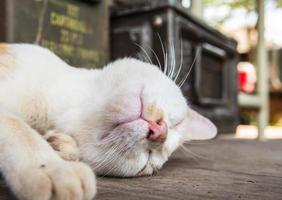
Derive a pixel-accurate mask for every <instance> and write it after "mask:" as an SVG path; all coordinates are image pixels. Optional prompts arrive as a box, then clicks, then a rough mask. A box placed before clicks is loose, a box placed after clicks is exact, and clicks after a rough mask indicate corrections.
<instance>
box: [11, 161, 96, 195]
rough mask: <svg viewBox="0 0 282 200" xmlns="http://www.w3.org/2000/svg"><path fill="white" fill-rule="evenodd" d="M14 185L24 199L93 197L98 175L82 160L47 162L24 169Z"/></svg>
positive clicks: (17, 193)
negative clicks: (36, 166)
mask: <svg viewBox="0 0 282 200" xmlns="http://www.w3.org/2000/svg"><path fill="white" fill-rule="evenodd" d="M11 186H12V189H13V190H14V192H15V194H16V196H18V198H19V199H24V200H39V199H40V200H91V199H93V198H94V196H95V194H96V181H95V175H94V173H93V171H92V170H91V169H90V168H89V167H88V166H87V165H85V164H84V163H81V162H65V161H63V162H61V163H45V164H42V165H41V166H39V167H38V168H30V169H26V170H23V171H22V172H21V173H20V175H19V177H18V179H17V181H16V183H13V184H11Z"/></svg>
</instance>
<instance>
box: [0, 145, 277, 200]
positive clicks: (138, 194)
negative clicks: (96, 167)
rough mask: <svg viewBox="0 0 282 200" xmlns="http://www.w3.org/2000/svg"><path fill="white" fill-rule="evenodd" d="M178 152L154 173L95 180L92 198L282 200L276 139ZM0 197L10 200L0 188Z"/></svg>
mask: <svg viewBox="0 0 282 200" xmlns="http://www.w3.org/2000/svg"><path fill="white" fill-rule="evenodd" d="M186 147H187V148H188V149H189V150H190V151H192V152H194V153H195V154H198V157H195V156H193V155H192V154H191V153H183V152H182V151H181V150H178V151H177V152H176V153H175V154H174V155H173V156H172V158H171V159H170V161H169V162H168V163H167V164H166V165H165V166H164V168H163V169H162V170H161V171H160V172H159V174H158V175H156V176H152V177H141V178H126V179H122V178H105V177H98V195H97V198H96V199H97V200H114V199H115V200H124V199H134V200H148V199H153V200H171V199H173V200H182V199H228V200H230V199H256V200H258V199H261V200H265V199H271V200H276V199H277V200H278V199H282V141H281V140H276V141H267V142H259V141H242V140H214V141H210V142H199V143H197V142H193V143H191V144H189V145H186ZM0 199H1V200H2V199H3V200H8V199H9V200H11V199H12V198H10V197H9V196H8V195H7V188H5V187H3V186H2V187H1V189H0Z"/></svg>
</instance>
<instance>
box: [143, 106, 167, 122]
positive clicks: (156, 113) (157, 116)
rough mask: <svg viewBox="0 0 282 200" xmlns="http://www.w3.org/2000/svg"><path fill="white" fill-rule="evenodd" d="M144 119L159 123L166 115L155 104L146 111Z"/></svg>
mask: <svg viewBox="0 0 282 200" xmlns="http://www.w3.org/2000/svg"><path fill="white" fill-rule="evenodd" d="M143 117H144V118H145V119H146V120H149V121H153V122H157V121H160V120H162V119H163V117H164V113H163V111H162V110H161V109H160V108H158V107H157V106H156V105H155V104H150V105H149V106H147V107H146V108H145V110H144V113H143Z"/></svg>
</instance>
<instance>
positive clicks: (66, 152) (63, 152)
mask: <svg viewBox="0 0 282 200" xmlns="http://www.w3.org/2000/svg"><path fill="white" fill-rule="evenodd" d="M44 138H45V139H46V141H47V142H48V143H49V144H50V145H51V147H52V148H53V149H54V150H55V151H56V152H57V153H58V154H59V156H61V158H63V159H64V160H67V161H78V160H79V150H78V147H77V144H76V141H75V140H74V139H73V138H72V137H71V136H69V135H67V134H64V133H60V132H58V131H56V130H49V131H47V132H46V133H45V135H44Z"/></svg>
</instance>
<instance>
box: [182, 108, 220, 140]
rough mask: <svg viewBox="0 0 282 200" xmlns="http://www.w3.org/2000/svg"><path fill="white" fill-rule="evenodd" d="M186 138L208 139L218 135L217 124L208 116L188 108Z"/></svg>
mask: <svg viewBox="0 0 282 200" xmlns="http://www.w3.org/2000/svg"><path fill="white" fill-rule="evenodd" d="M185 121H186V123H187V124H185V127H186V130H185V132H186V133H185V140H208V139H212V138H214V137H215V136H216V135H217V128H216V126H215V125H214V124H213V123H212V122H211V121H210V120H209V119H207V118H205V117H204V116H202V115H200V114H199V113H197V112H196V111H194V110H192V109H191V108H188V113H187V120H185Z"/></svg>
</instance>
